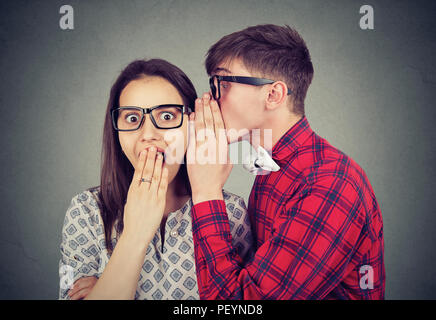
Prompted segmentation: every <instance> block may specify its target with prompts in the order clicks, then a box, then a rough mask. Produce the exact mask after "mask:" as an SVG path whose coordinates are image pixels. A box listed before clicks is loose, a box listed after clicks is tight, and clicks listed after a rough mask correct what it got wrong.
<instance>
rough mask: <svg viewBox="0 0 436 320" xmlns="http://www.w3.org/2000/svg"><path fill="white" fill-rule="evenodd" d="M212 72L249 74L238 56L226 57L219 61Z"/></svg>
mask: <svg viewBox="0 0 436 320" xmlns="http://www.w3.org/2000/svg"><path fill="white" fill-rule="evenodd" d="M213 73H214V74H218V73H219V74H229V75H238V76H250V75H251V74H250V72H249V71H248V70H247V68H245V66H244V63H243V62H242V60H241V59H239V58H234V59H226V60H224V61H223V62H221V63H219V64H218V66H217V67H216V68H215V70H214V72H213Z"/></svg>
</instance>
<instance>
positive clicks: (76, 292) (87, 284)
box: [68, 277, 98, 300]
mask: <svg viewBox="0 0 436 320" xmlns="http://www.w3.org/2000/svg"><path fill="white" fill-rule="evenodd" d="M97 280H98V279H97V278H96V277H84V278H80V279H79V280H77V281H76V282H74V285H73V288H72V289H70V290H69V291H68V296H69V297H70V299H71V300H80V299H83V298H85V297H86V296H87V295H88V294H89V292H91V290H92V288H94V286H95V284H96V282H97Z"/></svg>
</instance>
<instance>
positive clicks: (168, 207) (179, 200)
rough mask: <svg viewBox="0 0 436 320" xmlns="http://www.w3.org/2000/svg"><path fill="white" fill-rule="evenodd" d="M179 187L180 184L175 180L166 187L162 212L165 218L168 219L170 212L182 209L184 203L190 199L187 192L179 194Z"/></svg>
mask: <svg viewBox="0 0 436 320" xmlns="http://www.w3.org/2000/svg"><path fill="white" fill-rule="evenodd" d="M181 185H182V184H179V183H178V182H177V178H176V179H174V180H173V181H172V182H171V183H170V184H169V185H168V189H167V195H166V204H165V210H164V217H165V218H166V217H168V214H170V213H171V212H174V211H176V210H179V209H180V208H182V207H183V205H184V204H185V203H186V201H188V200H189V198H190V197H191V196H190V195H189V194H188V193H187V192H180V188H181ZM183 187H184V185H183Z"/></svg>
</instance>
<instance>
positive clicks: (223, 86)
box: [221, 82, 229, 89]
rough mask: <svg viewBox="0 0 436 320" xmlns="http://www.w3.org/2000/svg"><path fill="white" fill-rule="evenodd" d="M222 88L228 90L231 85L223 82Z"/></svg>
mask: <svg viewBox="0 0 436 320" xmlns="http://www.w3.org/2000/svg"><path fill="white" fill-rule="evenodd" d="M221 87H222V88H223V89H227V88H228V87H229V84H228V83H225V82H221Z"/></svg>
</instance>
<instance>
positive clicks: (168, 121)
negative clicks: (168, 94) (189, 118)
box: [151, 106, 183, 129]
mask: <svg viewBox="0 0 436 320" xmlns="http://www.w3.org/2000/svg"><path fill="white" fill-rule="evenodd" d="M182 111H183V110H182V108H181V107H176V106H165V107H159V108H156V109H153V111H152V112H151V115H152V116H153V119H154V121H156V124H157V126H158V127H160V128H167V129H169V128H175V127H178V126H180V125H181V124H182V120H183V112H182Z"/></svg>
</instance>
